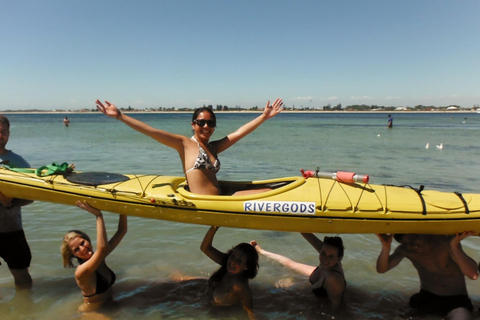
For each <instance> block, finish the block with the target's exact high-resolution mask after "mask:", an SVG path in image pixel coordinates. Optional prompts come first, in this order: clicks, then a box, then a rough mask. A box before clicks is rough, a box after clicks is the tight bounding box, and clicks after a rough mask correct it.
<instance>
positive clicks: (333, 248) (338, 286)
mask: <svg viewBox="0 0 480 320" xmlns="http://www.w3.org/2000/svg"><path fill="white" fill-rule="evenodd" d="M302 236H303V237H304V238H305V239H306V240H307V241H308V242H309V243H310V244H311V245H312V246H313V247H314V248H315V249H316V250H317V251H318V253H319V254H320V257H319V259H320V264H319V266H318V267H315V266H309V265H306V264H303V263H298V262H295V261H293V260H291V259H289V258H287V257H284V256H282V255H279V254H276V253H272V252H268V251H266V250H264V249H262V248H261V247H260V246H259V245H258V243H257V242H256V241H252V242H251V244H252V245H253V246H254V247H255V249H256V250H257V252H258V253H259V254H262V255H264V256H266V257H267V258H270V259H272V260H274V261H276V262H278V263H280V264H282V265H283V266H286V267H288V268H290V269H292V270H293V271H296V272H298V273H300V274H303V275H305V276H308V277H309V281H310V283H311V284H312V291H313V293H314V294H315V295H316V296H319V297H326V298H328V301H329V302H330V304H331V306H332V308H333V309H334V310H335V309H338V308H339V306H340V304H341V301H342V298H343V293H344V292H345V289H346V287H347V283H346V281H345V275H344V273H343V268H342V263H341V261H342V258H343V251H344V248H343V241H342V238H340V237H325V238H324V240H323V241H322V240H320V239H318V238H317V237H316V236H315V235H314V234H311V233H302Z"/></svg>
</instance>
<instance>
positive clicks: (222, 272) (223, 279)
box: [200, 226, 258, 319]
mask: <svg viewBox="0 0 480 320" xmlns="http://www.w3.org/2000/svg"><path fill="white" fill-rule="evenodd" d="M217 230H218V227H214V226H212V227H211V228H210V229H209V230H208V232H207V233H206V234H205V237H204V239H203V241H202V245H201V246H200V249H201V250H202V251H203V252H204V253H205V254H206V255H207V256H208V257H209V258H210V259H212V260H213V261H215V262H216V263H218V264H219V265H221V267H220V269H218V270H217V271H216V272H215V273H214V274H213V275H212V276H211V277H210V279H209V280H208V295H209V299H210V302H211V304H212V305H214V306H233V305H237V304H241V305H242V306H243V309H245V311H246V312H247V315H248V318H249V319H255V316H254V314H253V310H252V309H253V301H252V292H251V290H250V286H249V284H248V280H249V279H253V278H255V276H256V275H257V271H258V254H257V252H256V251H255V249H254V248H253V247H252V246H251V245H250V244H248V243H240V244H238V245H236V246H235V247H234V248H233V249H231V250H229V251H228V252H227V253H223V252H221V251H219V250H218V249H216V248H214V247H213V246H212V242H213V237H214V236H215V233H216V232H217Z"/></svg>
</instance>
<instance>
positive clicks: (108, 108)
mask: <svg viewBox="0 0 480 320" xmlns="http://www.w3.org/2000/svg"><path fill="white" fill-rule="evenodd" d="M95 103H96V104H97V109H98V110H100V111H101V112H102V113H103V114H106V115H107V116H109V117H112V118H115V119H118V117H120V116H121V115H122V113H121V112H120V110H118V108H117V107H116V106H115V105H114V104H113V103H110V102H108V101H107V100H105V105H104V104H103V103H102V102H101V101H100V100H98V99H97V101H95Z"/></svg>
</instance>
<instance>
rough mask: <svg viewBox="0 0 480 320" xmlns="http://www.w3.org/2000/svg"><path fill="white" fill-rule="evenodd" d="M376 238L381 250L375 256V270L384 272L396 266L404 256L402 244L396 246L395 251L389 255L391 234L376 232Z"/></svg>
mask: <svg viewBox="0 0 480 320" xmlns="http://www.w3.org/2000/svg"><path fill="white" fill-rule="evenodd" d="M377 237H378V239H380V242H381V244H382V250H381V251H380V254H379V256H378V258H377V272H378V273H385V272H387V271H388V270H390V269H392V268H394V267H396V266H397V265H398V264H399V263H400V261H402V260H403V258H405V255H404V254H403V252H404V250H403V246H402V245H400V246H398V247H397V248H396V249H395V251H394V252H393V253H392V254H391V255H390V248H391V246H392V239H393V235H392V234H390V235H387V234H377Z"/></svg>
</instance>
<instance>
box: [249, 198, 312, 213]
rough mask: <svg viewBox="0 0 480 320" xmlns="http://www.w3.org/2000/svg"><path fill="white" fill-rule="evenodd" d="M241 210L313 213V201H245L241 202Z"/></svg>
mask: <svg viewBox="0 0 480 320" xmlns="http://www.w3.org/2000/svg"><path fill="white" fill-rule="evenodd" d="M243 210H244V211H245V212H271V213H277V212H278V213H293V214H315V202H296V201H247V202H244V203H243Z"/></svg>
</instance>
